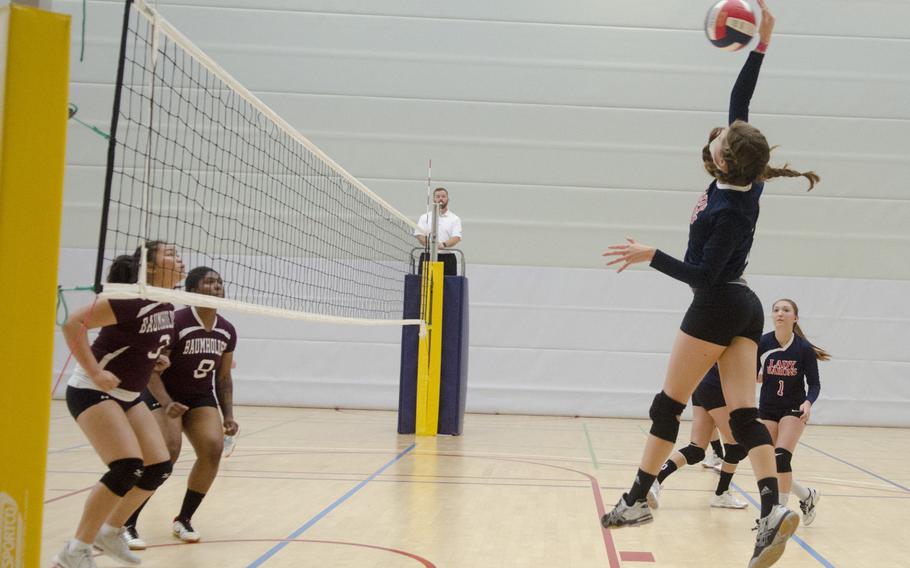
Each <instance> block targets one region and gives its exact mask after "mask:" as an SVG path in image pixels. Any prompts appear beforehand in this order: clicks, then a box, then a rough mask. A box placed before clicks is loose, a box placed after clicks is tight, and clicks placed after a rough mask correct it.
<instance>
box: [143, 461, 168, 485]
mask: <svg viewBox="0 0 910 568" xmlns="http://www.w3.org/2000/svg"><path fill="white" fill-rule="evenodd" d="M173 470H174V464H172V463H171V462H170V460H168V461H163V462H161V463H153V464H152V465H147V466H145V472H144V473H143V474H142V477H140V478H139V481H138V482H136V487H138V488H139V489H145V490H146V491H154V490H156V489H158V488H159V487H161V484H162V483H164V482H165V481H167V478H168V477H170V476H171V471H173Z"/></svg>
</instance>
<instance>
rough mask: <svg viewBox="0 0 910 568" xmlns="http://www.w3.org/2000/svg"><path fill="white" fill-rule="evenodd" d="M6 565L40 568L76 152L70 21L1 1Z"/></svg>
mask: <svg viewBox="0 0 910 568" xmlns="http://www.w3.org/2000/svg"><path fill="white" fill-rule="evenodd" d="M0 22H2V23H0V27H2V32H0V33H2V36H3V37H2V38H0V49H3V50H4V52H3V57H2V60H3V62H2V63H0V65H3V66H4V69H3V75H2V76H3V79H2V80H3V84H2V88H0V93H2V97H3V99H2V103H0V104H2V121H3V122H2V133H0V291H2V293H3V296H4V300H3V302H0V322H3V329H4V334H3V341H0V361H2V362H3V373H0V392H2V393H3V394H2V396H0V432H2V435H0V566H3V567H4V568H5V567H7V566H9V567H11V568H22V567H25V566H27V567H29V568H31V567H33V566H38V565H39V562H40V554H41V521H42V519H41V513H42V505H43V501H44V473H45V464H46V459H47V433H48V422H49V420H50V390H51V373H52V367H53V363H52V356H53V347H54V312H55V301H56V287H57V256H58V250H59V246H60V210H61V203H62V199H63V166H64V159H65V150H66V117H67V108H66V104H67V92H68V87H69V84H68V83H69V41H70V40H69V38H70V18H69V16H65V15H61V14H53V13H50V12H45V11H42V10H38V9H35V8H29V7H25V6H19V5H7V6H4V7H2V8H0Z"/></svg>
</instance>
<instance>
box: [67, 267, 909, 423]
mask: <svg viewBox="0 0 910 568" xmlns="http://www.w3.org/2000/svg"><path fill="white" fill-rule="evenodd" d="M93 258H94V253H93V252H92V251H91V250H78V249H64V251H63V257H62V261H61V269H60V281H61V282H63V283H64V284H67V285H69V284H82V283H86V282H87V281H89V280H90V279H91V273H92V270H93V262H92V261H93ZM468 278H469V282H470V287H471V293H470V296H471V305H470V310H471V330H470V331H471V346H470V355H469V361H470V365H469V371H468V399H467V406H468V410H469V411H474V412H516V413H520V412H524V413H528V412H532V413H542V414H563V415H566V414H568V415H590V416H627V417H644V416H645V415H646V413H647V409H648V406H649V404H650V400H651V398H652V397H653V395H654V393H655V392H657V390H659V389H660V385H661V384H662V382H663V377H664V373H665V371H666V364H667V357H668V351H669V348H670V345H671V343H672V341H673V337H674V335H675V333H676V330H677V329H678V326H679V322H680V321H681V320H682V316H683V313H684V312H685V309H686V307H687V305H688V302H689V300H690V299H691V293H690V292H689V290H688V288H687V287H686V286H684V285H681V284H679V283H678V282H675V281H672V280H670V279H669V278H666V277H664V276H662V275H660V274H658V273H656V272H653V271H650V272H645V271H636V272H628V273H623V274H620V275H616V274H614V273H613V272H612V271H608V270H603V269H602V270H591V269H571V268H543V267H536V268H535V267H508V266H484V265H479V266H471V267H470V272H469V276H468ZM750 281H751V283H752V286H753V287H754V289H755V290H756V292H757V293H758V294H759V297H760V298H761V299H762V302H763V303H764V304H765V306H766V308H769V307H770V304H771V303H772V302H773V301H774V300H775V299H778V298H781V297H790V298H793V299H795V300H796V301H797V302H798V304H799V306H800V315H801V325H802V327H803V329H804V330H805V332H806V333H807V334H808V335H809V337H810V339H811V340H812V341H814V342H815V343H817V344H819V345H821V346H823V347H825V348H826V349H827V350H829V351H830V352H831V353H832V354H833V356H834V360H833V361H831V362H827V363H821V364H820V372H821V381H822V395H821V398H820V402H819V403H818V404H817V405H816V408H815V409H813V420H815V421H817V422H819V423H829V424H874V425H883V426H884V425H890V426H910V418H908V417H910V381H908V380H907V379H908V377H910V354H908V350H907V349H906V341H907V338H908V337H910V303H908V302H895V298H905V297H906V296H907V295H908V294H910V285H908V283H907V282H898V281H882V280H880V281H868V280H866V281H864V280H850V279H833V278H793V277H774V276H755V277H751V278H750ZM69 298H70V303H71V305H73V306H75V305H78V304H80V303H83V304H84V303H85V302H87V301H88V299H89V298H88V295H87V294H81V295H80V294H71V295H70V296H69ZM225 316H226V317H227V318H228V319H230V320H231V321H232V322H233V323H234V324H235V326H236V328H237V332H238V337H239V338H240V340H239V344H238V348H237V351H236V356H235V359H236V361H237V368H236V369H235V371H234V382H235V388H236V395H235V400H236V401H237V402H238V403H247V404H252V403H255V404H281V405H303V406H329V407H335V406H343V407H358V408H385V409H392V408H396V407H397V401H398V375H399V371H400V329H396V328H360V327H354V326H334V325H325V324H312V323H306V322H296V321H288V320H275V319H269V318H264V317H254V316H250V315H246V314H231V313H227V314H225ZM766 329H771V324H770V321H767V322H766ZM65 356H66V351H65V346H64V345H63V342H62V339H61V338H60V336H59V334H58V341H57V349H56V355H55V361H56V364H55V373H56V372H59V370H60V368H61V367H62V364H63V361H64V359H65ZM62 392H63V390H62V388H61V389H58V392H57V395H58V396H60V395H61V394H62Z"/></svg>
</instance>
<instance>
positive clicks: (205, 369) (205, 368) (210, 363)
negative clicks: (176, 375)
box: [193, 359, 215, 379]
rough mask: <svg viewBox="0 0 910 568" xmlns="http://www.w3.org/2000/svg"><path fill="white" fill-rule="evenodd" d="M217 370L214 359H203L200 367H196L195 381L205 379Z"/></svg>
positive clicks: (194, 372)
mask: <svg viewBox="0 0 910 568" xmlns="http://www.w3.org/2000/svg"><path fill="white" fill-rule="evenodd" d="M213 370H215V361H214V360H213V359H203V360H202V361H199V366H198V367H196V370H195V371H193V378H194V379H204V378H206V377H208V376H209V373H211V372H212V371H213Z"/></svg>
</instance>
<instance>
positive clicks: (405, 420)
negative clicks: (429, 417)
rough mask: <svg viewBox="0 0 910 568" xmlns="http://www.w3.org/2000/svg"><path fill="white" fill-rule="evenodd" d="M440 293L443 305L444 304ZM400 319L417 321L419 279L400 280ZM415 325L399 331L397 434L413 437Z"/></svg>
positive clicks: (415, 370) (415, 408)
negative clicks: (402, 295)
mask: <svg viewBox="0 0 910 568" xmlns="http://www.w3.org/2000/svg"><path fill="white" fill-rule="evenodd" d="M444 294H445V291H444V290H443V301H445V295H444ZM403 317H404V319H419V318H420V276H418V275H416V274H408V275H406V276H405V277H404V315H403ZM419 332H420V328H419V327H418V326H416V325H406V326H404V327H402V328H401V376H400V378H399V382H398V433H399V434H413V433H414V429H415V425H416V424H417V350H418V347H419V337H418V333H419Z"/></svg>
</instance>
